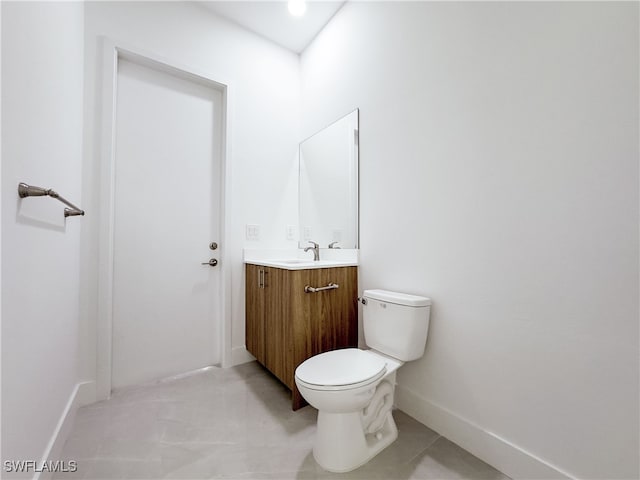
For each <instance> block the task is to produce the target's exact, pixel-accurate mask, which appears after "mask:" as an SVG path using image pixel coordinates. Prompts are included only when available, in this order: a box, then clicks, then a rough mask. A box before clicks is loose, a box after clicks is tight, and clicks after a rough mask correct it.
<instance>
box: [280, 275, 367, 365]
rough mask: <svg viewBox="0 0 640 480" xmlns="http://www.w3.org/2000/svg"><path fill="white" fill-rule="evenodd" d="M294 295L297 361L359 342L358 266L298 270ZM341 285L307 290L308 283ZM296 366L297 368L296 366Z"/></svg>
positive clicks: (356, 344) (300, 361) (295, 355)
mask: <svg viewBox="0 0 640 480" xmlns="http://www.w3.org/2000/svg"><path fill="white" fill-rule="evenodd" d="M295 273H297V274H298V275H296V276H295V280H294V282H293V283H294V285H293V290H294V292H296V295H292V298H293V299H294V300H295V302H294V312H293V318H294V322H295V340H294V348H295V352H294V357H295V360H294V363H295V367H297V366H298V365H299V364H300V363H302V362H303V361H305V360H306V359H307V358H309V357H312V356H313V355H317V354H318V353H322V352H326V351H329V350H336V349H338V348H346V347H357V346H358V310H357V296H358V292H357V288H358V278H357V269H356V267H335V268H319V269H314V270H300V271H298V272H295ZM330 283H334V284H337V285H338V286H339V287H338V288H336V289H332V290H324V291H320V292H316V293H305V292H304V287H305V286H306V285H309V286H311V287H324V286H327V285H329V284H330ZM295 367H294V369H295Z"/></svg>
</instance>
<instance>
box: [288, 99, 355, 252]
mask: <svg viewBox="0 0 640 480" xmlns="http://www.w3.org/2000/svg"><path fill="white" fill-rule="evenodd" d="M299 162H300V165H299V166H300V176H299V182H298V188H299V195H300V199H299V215H300V218H299V221H300V242H299V247H300V248H304V247H306V246H308V242H309V241H314V242H316V243H318V244H319V245H320V248H327V247H329V245H332V248H358V110H357V109H356V110H354V111H353V112H351V113H350V114H348V115H346V116H345V117H342V118H341V119H340V120H337V121H336V122H334V123H332V124H331V125H329V126H328V127H326V128H325V129H323V130H321V131H320V132H318V133H316V134H315V135H313V136H311V137H309V138H307V139H306V140H304V141H303V142H301V143H300V150H299Z"/></svg>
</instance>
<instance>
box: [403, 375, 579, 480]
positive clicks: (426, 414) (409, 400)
mask: <svg viewBox="0 0 640 480" xmlns="http://www.w3.org/2000/svg"><path fill="white" fill-rule="evenodd" d="M395 400H396V405H397V406H398V408H399V409H400V410H402V411H403V412H405V413H406V414H407V415H410V416H411V417H413V418H415V419H416V420H418V421H419V422H420V423H423V424H424V425H426V426H427V427H429V428H431V429H432V430H435V431H436V432H438V433H439V434H440V435H442V436H443V437H446V438H448V439H449V440H451V441H452V442H454V443H455V444H457V445H460V446H461V447H462V448H464V449H465V450H467V451H469V452H471V453H472V454H473V455H475V456H476V457H478V458H480V459H481V460H483V461H485V462H487V463H488V464H489V465H492V466H493V467H495V468H497V469H498V470H500V471H501V472H502V473H504V474H505V475H508V476H509V477H511V478H514V479H530V478H535V479H560V478H562V479H571V478H574V477H573V476H572V475H570V474H568V473H566V472H564V471H562V470H561V469H559V468H557V467H555V466H553V465H551V464H550V463H548V462H546V461H544V460H543V459H541V458H538V457H536V456H535V455H533V454H531V453H529V452H527V451H526V450H524V449H522V448H520V447H518V446H517V445H514V444H513V443H511V442H509V441H508V440H506V439H504V438H501V437H499V436H498V435H496V434H495V433H492V432H489V431H487V430H485V429H483V428H482V427H480V426H479V425H476V424H474V423H473V422H471V421H469V420H467V419H465V418H462V417H460V416H459V415H456V414H455V413H453V412H451V411H449V410H447V409H446V408H444V407H441V406H439V405H436V404H434V403H432V402H430V401H429V400H427V399H425V398H423V397H422V396H420V395H418V394H417V393H415V392H413V391H411V390H410V389H408V388H406V387H403V386H400V385H398V386H397V387H396V399H395Z"/></svg>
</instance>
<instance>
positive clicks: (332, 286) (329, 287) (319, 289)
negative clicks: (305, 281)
mask: <svg viewBox="0 0 640 480" xmlns="http://www.w3.org/2000/svg"><path fill="white" fill-rule="evenodd" d="M339 287H340V285H338V284H337V283H333V282H331V283H330V284H329V285H327V286H326V287H310V286H309V285H305V287H304V293H316V292H322V291H323V290H333V289H336V288H339Z"/></svg>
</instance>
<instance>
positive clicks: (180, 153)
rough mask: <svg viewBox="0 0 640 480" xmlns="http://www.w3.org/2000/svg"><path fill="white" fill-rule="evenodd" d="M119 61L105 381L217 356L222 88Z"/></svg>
mask: <svg viewBox="0 0 640 480" xmlns="http://www.w3.org/2000/svg"><path fill="white" fill-rule="evenodd" d="M186 78H187V77H185V78H180V77H179V76H177V75H173V74H170V73H167V72H163V71H160V70H156V69H153V68H150V67H147V66H142V65H139V64H137V63H134V62H132V61H128V60H124V59H120V60H119V61H118V77H117V104H116V127H115V130H116V149H115V174H114V175H115V176H114V178H115V200H114V201H115V205H114V272H113V351H112V362H113V363H112V379H111V381H112V388H119V387H124V386H127V385H134V384H139V383H142V382H147V381H150V380H154V379H158V378H163V377H167V376H171V375H175V374H179V373H183V372H187V371H190V370H194V369H198V368H201V367H205V366H208V365H214V364H217V363H219V362H220V356H221V353H220V350H221V344H222V342H221V334H220V332H221V309H220V300H219V299H220V298H221V297H220V295H219V288H220V286H219V282H220V278H221V275H220V273H219V272H220V267H211V266H209V265H201V263H202V262H206V261H208V260H209V259H210V258H216V259H219V258H220V248H221V247H222V246H221V247H219V248H218V249H216V250H211V249H210V243H211V242H217V243H219V242H220V238H219V233H220V226H219V224H220V221H219V219H220V191H221V168H220V165H221V162H220V157H221V145H222V143H221V139H222V118H223V116H222V108H223V103H222V93H221V92H220V91H218V90H216V89H215V88H213V87H212V86H208V85H205V84H201V83H198V82H196V81H192V80H187V79H186Z"/></svg>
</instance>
